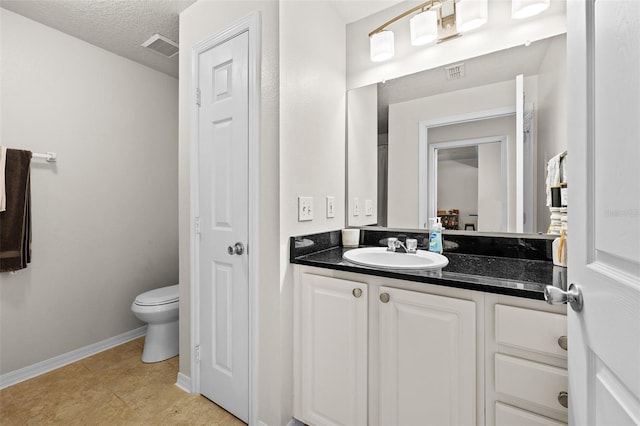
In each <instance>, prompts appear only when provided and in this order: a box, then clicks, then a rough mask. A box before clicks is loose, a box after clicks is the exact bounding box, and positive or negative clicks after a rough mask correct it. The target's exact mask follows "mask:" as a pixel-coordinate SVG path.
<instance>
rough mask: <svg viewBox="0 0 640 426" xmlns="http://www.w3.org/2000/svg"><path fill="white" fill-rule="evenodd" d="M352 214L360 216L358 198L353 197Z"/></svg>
mask: <svg viewBox="0 0 640 426" xmlns="http://www.w3.org/2000/svg"><path fill="white" fill-rule="evenodd" d="M353 215H354V216H360V200H359V199H358V198H354V199H353Z"/></svg>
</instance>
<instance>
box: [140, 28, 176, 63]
mask: <svg viewBox="0 0 640 426" xmlns="http://www.w3.org/2000/svg"><path fill="white" fill-rule="evenodd" d="M142 47H147V48H149V49H151V50H153V51H154V52H156V53H159V54H161V55H162V56H166V57H167V58H172V57H174V56H175V55H177V54H178V43H176V42H174V41H173V40H169V39H168V38H166V37H165V36H163V35H160V34H154V35H152V36H151V37H150V38H149V40H147V41H145V42H144V43H142Z"/></svg>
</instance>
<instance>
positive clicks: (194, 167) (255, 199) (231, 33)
mask: <svg viewBox="0 0 640 426" xmlns="http://www.w3.org/2000/svg"><path fill="white" fill-rule="evenodd" d="M244 32H247V33H248V36H249V58H248V67H249V75H248V77H249V92H248V94H249V103H248V109H249V120H248V125H249V158H248V161H249V194H248V197H249V203H248V206H249V211H248V219H249V223H248V241H247V243H246V252H247V255H248V268H249V273H248V279H249V365H248V368H249V424H254V423H255V422H256V420H257V412H258V410H257V407H258V397H257V391H258V386H257V377H258V374H257V371H258V359H259V356H258V355H259V354H258V300H259V297H258V296H259V290H258V289H259V285H258V283H259V279H258V278H259V276H260V275H259V259H260V254H259V246H258V241H259V226H260V87H261V86H260V85H261V83H260V63H261V55H260V53H261V50H260V49H261V36H260V32H261V20H260V12H259V11H255V12H251V13H250V14H248V15H246V16H245V17H243V18H241V19H239V20H238V21H236V22H235V23H233V24H232V25H230V26H229V27H227V28H226V29H225V30H223V31H221V32H219V33H216V34H214V35H212V36H210V37H207V38H206V39H204V40H202V41H200V42H198V43H196V44H194V45H193V47H192V48H191V87H190V88H189V92H190V95H189V102H190V109H189V113H190V120H189V121H190V133H191V134H190V138H189V139H190V142H189V144H190V146H189V150H190V185H189V188H190V190H189V191H190V210H191V212H192V213H191V215H190V217H189V240H190V244H189V245H190V248H191V261H190V267H191V273H190V283H189V288H190V294H191V298H190V301H189V303H190V307H191V318H190V322H191V333H190V345H189V346H190V349H191V371H190V374H191V392H192V393H200V361H199V360H198V355H199V354H198V349H197V348H198V347H199V346H200V326H199V321H200V308H199V300H200V287H199V285H198V283H199V279H200V277H199V272H198V271H199V263H200V262H199V261H200V247H199V244H198V242H199V234H198V232H199V229H198V227H199V225H198V224H197V219H196V218H198V217H199V215H200V206H199V194H200V193H199V185H198V174H199V167H198V142H199V137H198V134H199V124H200V123H199V113H198V110H199V106H198V104H197V102H198V94H197V88H198V82H199V78H200V75H199V56H200V54H202V53H204V52H205V51H207V50H209V49H212V48H214V47H216V46H218V45H220V44H223V43H225V42H227V41H229V40H231V39H233V38H234V37H236V36H238V35H240V34H242V33H244Z"/></svg>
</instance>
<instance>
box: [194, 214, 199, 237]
mask: <svg viewBox="0 0 640 426" xmlns="http://www.w3.org/2000/svg"><path fill="white" fill-rule="evenodd" d="M195 231H196V235H200V217H196V218H195Z"/></svg>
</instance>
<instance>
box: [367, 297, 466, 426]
mask: <svg viewBox="0 0 640 426" xmlns="http://www.w3.org/2000/svg"><path fill="white" fill-rule="evenodd" d="M378 297H379V298H380V314H379V317H380V324H379V327H380V331H379V335H380V341H379V348H380V349H379V350H380V361H379V366H378V368H379V378H380V397H379V410H380V424H381V425H388V426H391V425H421V426H428V425H438V426H444V425H451V426H454V425H473V424H476V316H475V307H476V306H475V303H474V302H472V301H470V300H461V299H455V298H452V297H443V296H436V295H432V294H425V293H418V292H415V291H407V290H401V289H396V288H389V287H380V292H379V296H378Z"/></svg>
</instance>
